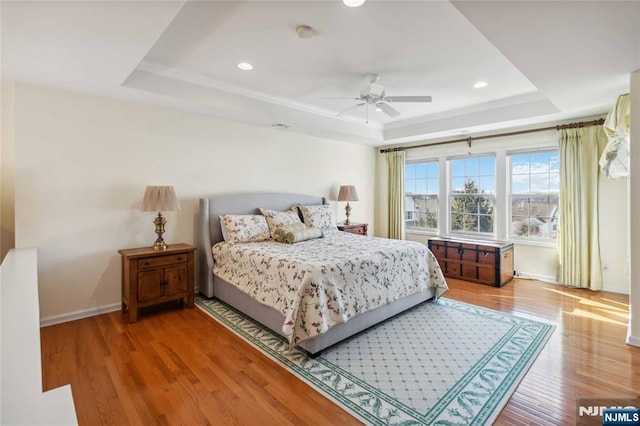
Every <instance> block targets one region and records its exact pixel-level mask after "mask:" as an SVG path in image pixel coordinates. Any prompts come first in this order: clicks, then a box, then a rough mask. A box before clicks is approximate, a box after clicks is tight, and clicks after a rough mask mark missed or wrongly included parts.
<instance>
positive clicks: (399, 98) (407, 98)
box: [383, 96, 431, 102]
mask: <svg viewBox="0 0 640 426" xmlns="http://www.w3.org/2000/svg"><path fill="white" fill-rule="evenodd" d="M383 100H384V101H385V102H431V96H387V97H386V98H384V99H383Z"/></svg>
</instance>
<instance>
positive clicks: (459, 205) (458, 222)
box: [449, 156, 496, 234]
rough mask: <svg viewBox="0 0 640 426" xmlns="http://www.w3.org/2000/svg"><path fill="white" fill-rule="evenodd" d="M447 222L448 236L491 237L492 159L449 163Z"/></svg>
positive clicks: (493, 165) (493, 199)
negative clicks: (452, 233)
mask: <svg viewBox="0 0 640 426" xmlns="http://www.w3.org/2000/svg"><path fill="white" fill-rule="evenodd" d="M450 170H451V173H450V175H451V182H450V183H451V185H450V193H449V197H450V204H449V206H450V207H449V219H450V221H451V226H450V228H451V232H454V233H456V232H459V233H477V234H493V233H494V219H495V218H494V214H495V213H494V206H495V181H496V179H495V175H496V160H495V157H494V156H486V157H469V158H456V159H452V160H450Z"/></svg>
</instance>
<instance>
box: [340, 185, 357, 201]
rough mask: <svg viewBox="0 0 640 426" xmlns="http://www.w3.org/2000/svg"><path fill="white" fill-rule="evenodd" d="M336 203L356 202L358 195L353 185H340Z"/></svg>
mask: <svg viewBox="0 0 640 426" xmlns="http://www.w3.org/2000/svg"><path fill="white" fill-rule="evenodd" d="M338 201H358V193H357V192H356V187H355V186H353V185H342V186H341V187H340V192H338Z"/></svg>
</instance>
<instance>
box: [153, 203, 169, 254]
mask: <svg viewBox="0 0 640 426" xmlns="http://www.w3.org/2000/svg"><path fill="white" fill-rule="evenodd" d="M153 223H154V224H155V225H156V234H158V239H157V240H156V242H155V243H154V244H153V249H154V250H166V249H167V247H169V246H168V245H167V244H166V243H165V242H164V239H162V234H164V225H165V223H167V219H165V218H164V217H162V213H161V212H158V216H157V217H156V218H155V219H154V221H153Z"/></svg>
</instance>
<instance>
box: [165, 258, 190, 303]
mask: <svg viewBox="0 0 640 426" xmlns="http://www.w3.org/2000/svg"><path fill="white" fill-rule="evenodd" d="M187 289H188V283H187V265H177V266H172V267H168V268H165V270H164V295H163V296H173V295H174V294H178V293H184V292H186V291H187Z"/></svg>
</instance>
